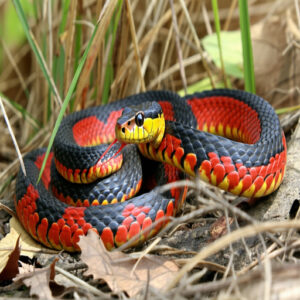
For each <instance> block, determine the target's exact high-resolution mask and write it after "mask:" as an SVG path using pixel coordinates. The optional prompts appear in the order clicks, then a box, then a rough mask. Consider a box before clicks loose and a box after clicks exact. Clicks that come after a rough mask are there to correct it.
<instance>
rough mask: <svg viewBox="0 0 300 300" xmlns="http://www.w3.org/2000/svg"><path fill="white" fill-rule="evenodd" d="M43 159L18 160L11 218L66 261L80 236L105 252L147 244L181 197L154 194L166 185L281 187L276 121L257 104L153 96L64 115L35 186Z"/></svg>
mask: <svg viewBox="0 0 300 300" xmlns="http://www.w3.org/2000/svg"><path fill="white" fill-rule="evenodd" d="M108 145H110V146H108ZM121 149H122V150H121ZM45 155H46V149H45V148H39V149H36V150H33V151H31V152H29V153H28V154H26V156H25V157H24V167H25V171H24V170H23V169H22V168H20V170H19V172H18V174H17V180H16V195H15V207H16V212H17V216H18V218H19V220H20V222H21V224H22V225H23V227H24V228H25V230H26V231H27V232H28V233H29V234H30V235H31V236H32V237H33V238H34V239H35V240H37V241H39V242H40V243H42V244H43V245H45V246H47V247H50V248H54V249H58V250H60V249H65V250H67V251H70V252H72V251H80V248H79V246H78V241H79V239H80V236H81V235H85V234H87V232H88V231H89V230H93V231H95V232H96V233H97V234H98V235H99V237H100V238H101V240H102V241H103V244H104V245H105V247H106V248H107V249H109V250H111V249H113V248H117V247H120V246H121V245H124V244H125V243H127V244H129V245H130V246H135V245H138V244H140V243H143V242H144V241H145V240H147V239H149V238H151V237H153V236H154V235H156V234H157V233H158V232H159V231H160V230H161V229H162V228H163V227H164V226H165V225H166V224H168V222H170V220H171V219H172V218H173V217H174V216H175V215H176V213H177V212H178V210H179V209H180V207H181V206H182V205H183V203H184V201H185V198H186V194H187V188H186V187H183V188H182V187H181V188H175V187H172V188H171V189H169V190H167V191H165V190H164V191H162V190H161V185H163V184H165V183H168V182H175V181H177V180H179V179H183V178H186V177H199V178H200V179H202V180H204V181H206V182H208V183H210V184H212V185H214V186H216V187H218V188H220V189H223V190H225V191H227V192H230V193H232V194H234V195H238V196H242V197H247V198H251V199H256V198H259V197H263V196H266V195H269V194H271V193H272V192H274V191H275V190H276V189H277V188H278V187H279V185H280V184H281V182H282V180H283V177H284V173H285V167H286V160H287V147H286V140H285V135H284V133H283V131H282V129H281V126H280V122H279V119H278V116H277V115H276V113H275V111H274V109H273V108H272V106H271V105H270V104H269V103H268V102H267V101H266V100H264V99H263V98H261V97H260V96H258V95H255V94H252V93H248V92H245V91H241V90H231V89H214V90H210V91H204V92H196V93H193V94H190V95H186V96H183V97H180V96H179V95H178V94H176V93H173V92H171V91H164V90H161V91H147V92H143V93H138V94H135V95H132V96H129V97H126V98H123V99H121V100H118V101H114V102H112V103H109V104H107V105H102V106H97V107H90V108H87V109H84V110H81V111H77V112H74V113H71V114H69V115H68V116H66V117H65V118H64V119H63V121H62V123H61V125H60V127H59V130H58V132H57V134H56V137H55V139H54V143H53V147H52V150H51V152H50V154H49V156H48V158H47V160H46V165H45V169H44V172H43V174H42V177H41V180H40V181H38V180H37V178H38V175H39V172H40V170H41V166H42V163H43V160H44V159H45ZM25 173H26V174H25ZM143 176H146V181H144V179H143ZM128 241H132V243H128Z"/></svg>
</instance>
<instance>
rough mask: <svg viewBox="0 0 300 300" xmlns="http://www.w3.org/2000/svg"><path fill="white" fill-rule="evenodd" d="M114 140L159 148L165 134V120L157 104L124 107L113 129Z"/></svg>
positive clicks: (149, 103) (147, 103) (148, 103)
mask: <svg viewBox="0 0 300 300" xmlns="http://www.w3.org/2000/svg"><path fill="white" fill-rule="evenodd" d="M115 131H116V138H117V139H118V140H119V141H120V142H123V143H126V144H140V143H152V144H153V145H154V147H155V148H157V147H158V146H159V144H160V143H161V140H162V138H163V136H164V132H165V119H164V114H163V112H162V108H161V106H160V105H159V104H158V103H157V102H145V103H141V104H139V105H135V106H129V107H126V108H125V109H124V110H123V113H122V115H121V117H120V118H119V119H118V120H117V124H116V127H115Z"/></svg>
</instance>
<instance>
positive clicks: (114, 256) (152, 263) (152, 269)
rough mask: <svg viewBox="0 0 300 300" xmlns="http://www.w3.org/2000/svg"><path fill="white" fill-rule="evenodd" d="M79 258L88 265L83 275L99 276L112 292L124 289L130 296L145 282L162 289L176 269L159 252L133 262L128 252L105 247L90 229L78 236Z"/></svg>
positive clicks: (173, 264) (144, 284) (133, 259)
mask: <svg viewBox="0 0 300 300" xmlns="http://www.w3.org/2000/svg"><path fill="white" fill-rule="evenodd" d="M78 245H79V247H80V248H81V259H82V260H83V261H84V262H85V263H86V264H87V265H88V270H87V271H86V272H85V275H93V276H94V278H95V279H103V280H105V281H106V282H107V284H108V285H109V287H110V288H111V290H112V291H113V292H115V293H119V292H122V291H126V292H127V293H128V295H129V296H130V297H132V296H134V295H136V294H137V293H138V292H139V291H140V290H141V289H143V288H145V287H146V286H147V284H149V285H151V286H152V287H154V288H156V289H159V290H163V289H164V288H165V287H166V286H167V283H168V282H170V281H171V280H172V278H173V277H174V275H175V273H176V272H177V271H178V267H177V265H176V264H175V263H174V262H173V261H170V260H167V259H165V258H163V257H160V256H154V255H151V256H150V255H147V256H145V257H143V258H142V259H141V260H140V261H139V262H138V264H137V265H135V264H136V262H137V259H136V258H132V257H131V256H130V255H128V254H125V253H122V252H119V251H115V252H109V251H107V250H106V249H105V247H104V245H103V243H102V240H101V239H99V236H98V235H97V234H96V233H95V232H94V231H92V230H89V232H88V234H87V236H81V237H80V241H79V242H78Z"/></svg>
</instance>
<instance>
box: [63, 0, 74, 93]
mask: <svg viewBox="0 0 300 300" xmlns="http://www.w3.org/2000/svg"><path fill="white" fill-rule="evenodd" d="M76 13H77V1H71V3H70V8H69V13H68V21H67V30H66V32H67V38H66V44H65V52H66V54H65V55H66V58H65V80H64V95H67V93H68V90H69V87H70V83H71V80H72V79H71V74H72V54H73V48H74V47H73V45H74V36H75V22H74V21H75V20H76Z"/></svg>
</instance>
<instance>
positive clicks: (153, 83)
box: [148, 53, 202, 89]
mask: <svg viewBox="0 0 300 300" xmlns="http://www.w3.org/2000/svg"><path fill="white" fill-rule="evenodd" d="M201 59H202V57H201V55H200V54H199V53H198V54H195V55H193V56H190V57H187V58H186V59H184V60H183V66H184V67H186V66H189V65H192V64H194V63H196V62H199V61H201ZM179 69H180V63H176V64H174V65H173V66H171V67H170V68H169V69H167V70H165V71H164V72H163V73H160V74H159V75H158V76H157V77H156V78H154V79H153V80H152V81H151V82H150V84H149V85H148V87H149V88H150V89H152V88H154V87H155V86H156V85H157V84H159V83H160V82H161V81H162V80H164V79H165V78H167V77H169V76H170V75H171V74H172V73H174V72H176V71H178V70H179Z"/></svg>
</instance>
